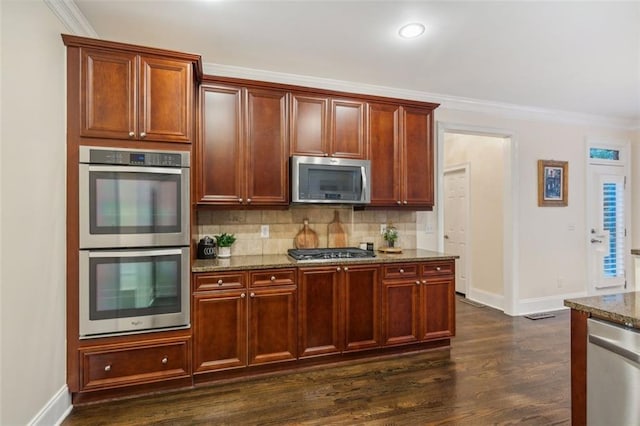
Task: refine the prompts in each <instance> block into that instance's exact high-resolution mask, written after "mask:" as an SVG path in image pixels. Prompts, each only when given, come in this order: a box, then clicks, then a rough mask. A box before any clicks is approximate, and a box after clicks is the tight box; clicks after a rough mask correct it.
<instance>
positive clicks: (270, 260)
mask: <svg viewBox="0 0 640 426" xmlns="http://www.w3.org/2000/svg"><path fill="white" fill-rule="evenodd" d="M457 258H458V256H454V255H449V254H446V253H440V252H437V251H430V250H403V251H402V253H393V254H390V253H380V252H376V257H371V258H365V259H356V260H354V259H349V260H346V259H343V260H340V259H331V260H329V261H326V260H320V261H297V260H294V259H292V258H290V257H289V256H287V255H286V254H269V255H255V256H231V257H230V258H228V259H220V258H217V259H211V260H202V259H197V260H196V261H194V263H193V265H192V266H191V272H216V271H231V270H249V269H265V268H292V267H294V268H295V267H299V266H322V265H344V264H355V263H357V264H365V263H398V262H419V261H425V260H450V259H457Z"/></svg>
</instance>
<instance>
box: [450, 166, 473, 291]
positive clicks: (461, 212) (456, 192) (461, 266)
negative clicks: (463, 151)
mask: <svg viewBox="0 0 640 426" xmlns="http://www.w3.org/2000/svg"><path fill="white" fill-rule="evenodd" d="M443 190H444V213H443V219H444V236H443V238H444V251H445V253H448V254H452V255H457V256H460V259H458V261H457V262H456V292H458V293H462V294H466V293H467V284H468V283H467V277H468V269H469V268H468V263H469V261H470V259H469V255H468V253H467V247H468V242H467V237H468V226H469V203H468V201H469V173H468V167H467V166H463V167H459V168H453V169H448V170H445V172H444V180H443Z"/></svg>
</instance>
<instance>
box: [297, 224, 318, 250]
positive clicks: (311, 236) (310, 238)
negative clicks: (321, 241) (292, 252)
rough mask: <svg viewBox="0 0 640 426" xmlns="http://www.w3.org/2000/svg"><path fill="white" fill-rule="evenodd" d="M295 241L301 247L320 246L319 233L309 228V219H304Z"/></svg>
mask: <svg viewBox="0 0 640 426" xmlns="http://www.w3.org/2000/svg"><path fill="white" fill-rule="evenodd" d="M293 243H294V244H295V246H296V248H299V249H300V248H317V247H318V234H316V232H315V231H314V230H313V229H311V228H309V219H305V220H303V221H302V229H301V230H300V231H299V232H298V233H297V234H296V237H295V238H294V240H293Z"/></svg>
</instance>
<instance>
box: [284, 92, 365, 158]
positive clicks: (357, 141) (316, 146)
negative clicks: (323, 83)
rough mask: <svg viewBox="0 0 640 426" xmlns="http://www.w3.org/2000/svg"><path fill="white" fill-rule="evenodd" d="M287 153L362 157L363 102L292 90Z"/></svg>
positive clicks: (363, 138) (363, 148) (363, 131)
mask: <svg viewBox="0 0 640 426" xmlns="http://www.w3.org/2000/svg"><path fill="white" fill-rule="evenodd" d="M291 100H292V101H291V154H292V155H311V156H331V157H342V158H358V159H364V158H366V156H367V149H366V144H365V143H366V138H365V126H364V123H365V102H363V101H359V100H354V99H340V98H331V97H326V96H315V95H306V94H300V93H293V94H292V96H291Z"/></svg>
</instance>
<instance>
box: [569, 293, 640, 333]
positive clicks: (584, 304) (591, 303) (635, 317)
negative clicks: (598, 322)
mask: <svg viewBox="0 0 640 426" xmlns="http://www.w3.org/2000/svg"><path fill="white" fill-rule="evenodd" d="M564 305H565V306H568V307H569V308H571V309H575V310H578V311H582V312H587V313H590V314H592V315H593V316H597V317H599V318H602V319H605V320H610V321H613V322H617V323H620V324H624V325H626V326H627V327H633V328H638V329H640V292H638V291H632V292H629V293H619V294H611V295H606V296H591V297H581V298H578V299H567V300H565V301H564Z"/></svg>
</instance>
